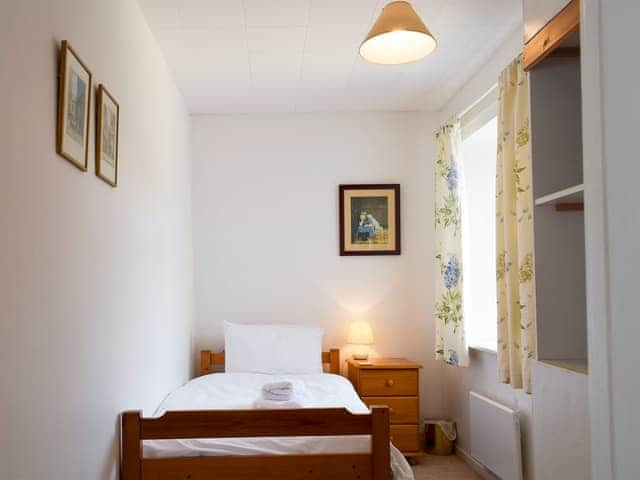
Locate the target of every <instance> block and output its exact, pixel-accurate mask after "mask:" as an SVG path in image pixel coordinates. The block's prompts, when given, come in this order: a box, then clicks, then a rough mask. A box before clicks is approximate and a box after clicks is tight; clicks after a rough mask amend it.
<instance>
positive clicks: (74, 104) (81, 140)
mask: <svg viewBox="0 0 640 480" xmlns="http://www.w3.org/2000/svg"><path fill="white" fill-rule="evenodd" d="M59 69H60V70H59V74H58V76H59V84H58V128H57V135H56V151H57V152H58V154H59V155H61V156H62V157H64V158H66V159H67V160H68V161H70V162H71V163H73V164H74V165H75V166H76V167H78V168H79V169H80V170H82V171H86V170H87V158H88V153H89V152H88V150H89V108H90V106H91V96H90V92H91V72H90V71H89V69H88V68H87V67H86V65H85V64H84V62H83V61H82V60H81V59H80V57H79V56H78V55H77V54H76V52H75V51H74V50H73V48H71V45H69V43H68V42H67V41H66V40H63V41H62V43H61V44H60V64H59Z"/></svg>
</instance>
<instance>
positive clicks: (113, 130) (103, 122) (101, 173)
mask: <svg viewBox="0 0 640 480" xmlns="http://www.w3.org/2000/svg"><path fill="white" fill-rule="evenodd" d="M119 129H120V106H119V105H118V102H116V100H115V98H113V95H111V94H110V93H109V91H108V90H107V89H106V87H105V86H104V85H103V84H100V85H98V93H97V95H96V145H95V147H96V176H97V177H98V178H100V179H102V180H104V181H105V182H106V183H108V184H109V185H111V186H112V187H116V186H118V140H119V135H118V132H119Z"/></svg>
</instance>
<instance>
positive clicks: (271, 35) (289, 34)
mask: <svg viewBox="0 0 640 480" xmlns="http://www.w3.org/2000/svg"><path fill="white" fill-rule="evenodd" d="M305 37H306V28H305V27H249V28H247V42H248V45H249V51H250V52H270V53H273V54H274V55H275V54H278V53H280V52H300V53H301V52H302V51H303V50H304V42H305Z"/></svg>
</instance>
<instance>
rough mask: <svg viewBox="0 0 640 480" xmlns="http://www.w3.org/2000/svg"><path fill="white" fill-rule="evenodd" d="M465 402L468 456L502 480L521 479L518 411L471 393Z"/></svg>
mask: <svg viewBox="0 0 640 480" xmlns="http://www.w3.org/2000/svg"><path fill="white" fill-rule="evenodd" d="M469 405H470V406H469V415H470V429H471V432H470V433H471V439H470V440H471V441H470V447H471V452H470V453H471V456H472V457H473V458H474V459H475V460H476V461H478V462H480V463H481V464H482V465H483V466H485V467H486V468H488V469H489V470H491V471H492V472H493V473H494V474H496V475H497V476H498V477H499V478H501V479H502V480H522V447H521V443H520V421H519V419H518V414H517V413H516V412H515V411H513V410H512V409H510V408H507V407H505V406H504V405H501V404H499V403H498V402H494V401H493V400H491V399H489V398H487V397H483V396H482V395H479V394H477V393H475V392H469Z"/></svg>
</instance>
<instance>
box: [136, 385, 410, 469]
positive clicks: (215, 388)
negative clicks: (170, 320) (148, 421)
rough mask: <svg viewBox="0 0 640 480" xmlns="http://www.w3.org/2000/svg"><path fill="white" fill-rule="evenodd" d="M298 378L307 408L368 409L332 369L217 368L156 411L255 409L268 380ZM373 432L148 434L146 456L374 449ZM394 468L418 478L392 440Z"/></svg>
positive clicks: (298, 399) (300, 398) (171, 396)
mask: <svg viewBox="0 0 640 480" xmlns="http://www.w3.org/2000/svg"><path fill="white" fill-rule="evenodd" d="M281 380H295V381H297V382H300V384H301V385H303V388H302V389H300V390H301V392H302V393H299V394H298V393H297V394H296V397H295V400H296V402H298V403H299V404H300V405H301V406H302V407H303V408H314V407H315V408H336V407H345V408H347V409H348V410H349V411H351V412H353V413H367V412H368V411H369V409H368V408H367V406H366V405H365V404H364V403H362V400H360V398H359V397H358V395H357V394H356V392H355V390H354V389H353V387H352V385H351V383H350V382H349V381H348V380H347V379H346V378H344V377H341V376H339V375H331V374H316V375H263V374H258V373H215V374H211V375H205V376H202V377H198V378H196V379H194V380H191V381H190V382H188V383H187V384H185V385H183V386H182V387H180V388H178V389H177V390H175V391H173V392H172V393H170V394H169V395H168V396H167V397H166V398H165V399H164V401H163V402H162V403H161V404H160V406H159V407H158V409H157V410H156V412H155V416H161V415H162V414H163V413H164V412H166V411H169V410H223V409H249V408H253V404H254V402H255V401H256V399H258V398H259V397H260V395H261V389H262V386H263V385H264V384H266V383H270V382H276V381H281ZM370 451H371V437H370V436H369V435H351V436H328V437H325V436H323V437H257V438H220V439H216V438H206V439H205V438H203V439H189V440H145V441H144V442H143V452H144V456H145V457H147V458H151V457H171V456H215V455H278V454H321V453H369V452H370ZM391 469H392V472H393V478H394V479H396V480H413V478H414V477H413V472H412V470H411V468H410V467H409V464H408V463H407V461H406V459H405V458H404V457H403V456H402V454H401V453H400V452H399V451H398V450H397V449H396V448H395V447H394V446H393V445H391Z"/></svg>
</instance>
